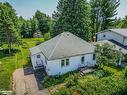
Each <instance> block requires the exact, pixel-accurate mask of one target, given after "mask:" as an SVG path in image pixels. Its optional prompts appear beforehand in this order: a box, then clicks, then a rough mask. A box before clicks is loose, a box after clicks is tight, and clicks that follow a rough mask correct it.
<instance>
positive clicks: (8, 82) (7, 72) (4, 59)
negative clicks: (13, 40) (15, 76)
mask: <svg viewBox="0 0 127 95" xmlns="http://www.w3.org/2000/svg"><path fill="white" fill-rule="evenodd" d="M43 41H44V39H43V38H29V39H22V43H23V44H22V45H20V46H17V45H13V46H12V48H13V50H12V55H8V54H6V52H7V50H6V45H3V48H4V50H1V51H0V62H1V63H2V67H1V68H0V80H1V81H0V89H1V90H12V73H13V72H14V71H15V70H16V69H18V68H25V67H28V66H31V64H30V59H29V48H30V47H33V46H35V45H36V44H38V42H43Z"/></svg>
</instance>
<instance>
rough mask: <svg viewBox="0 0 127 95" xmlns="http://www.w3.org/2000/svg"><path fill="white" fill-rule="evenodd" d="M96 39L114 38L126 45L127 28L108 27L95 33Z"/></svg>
mask: <svg viewBox="0 0 127 95" xmlns="http://www.w3.org/2000/svg"><path fill="white" fill-rule="evenodd" d="M96 39H97V41H101V40H114V41H116V42H118V43H120V44H122V45H124V46H127V29H108V30H104V31H102V32H99V33H97V34H96Z"/></svg>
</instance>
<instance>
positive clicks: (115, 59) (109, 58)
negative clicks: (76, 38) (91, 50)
mask: <svg viewBox="0 0 127 95" xmlns="http://www.w3.org/2000/svg"><path fill="white" fill-rule="evenodd" d="M96 55H97V63H98V65H99V66H100V65H102V64H103V65H104V64H106V65H116V64H117V63H119V61H120V58H121V59H122V60H123V59H124V54H123V53H122V52H121V51H118V50H115V46H113V45H109V44H108V43H105V44H103V45H102V46H100V45H97V46H96ZM117 65H118V64H117Z"/></svg>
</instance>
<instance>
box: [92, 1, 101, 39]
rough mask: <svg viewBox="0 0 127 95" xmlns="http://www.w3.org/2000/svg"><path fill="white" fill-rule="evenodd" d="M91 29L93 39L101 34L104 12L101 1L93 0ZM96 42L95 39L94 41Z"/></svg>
mask: <svg viewBox="0 0 127 95" xmlns="http://www.w3.org/2000/svg"><path fill="white" fill-rule="evenodd" d="M90 5H91V21H92V23H91V27H92V38H93V37H94V36H95V35H96V33H97V32H99V31H100V30H101V29H100V28H101V23H102V18H101V16H102V11H101V0H91V1H90ZM93 40H94V39H93Z"/></svg>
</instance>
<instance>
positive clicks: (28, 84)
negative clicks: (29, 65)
mask: <svg viewBox="0 0 127 95" xmlns="http://www.w3.org/2000/svg"><path fill="white" fill-rule="evenodd" d="M13 89H14V93H15V95H50V93H49V91H48V90H47V89H43V90H39V88H38V83H37V81H36V78H35V76H34V74H33V72H32V71H31V70H30V69H29V70H28V71H27V70H26V71H25V70H24V69H17V70H16V71H15V72H14V73H13Z"/></svg>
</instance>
